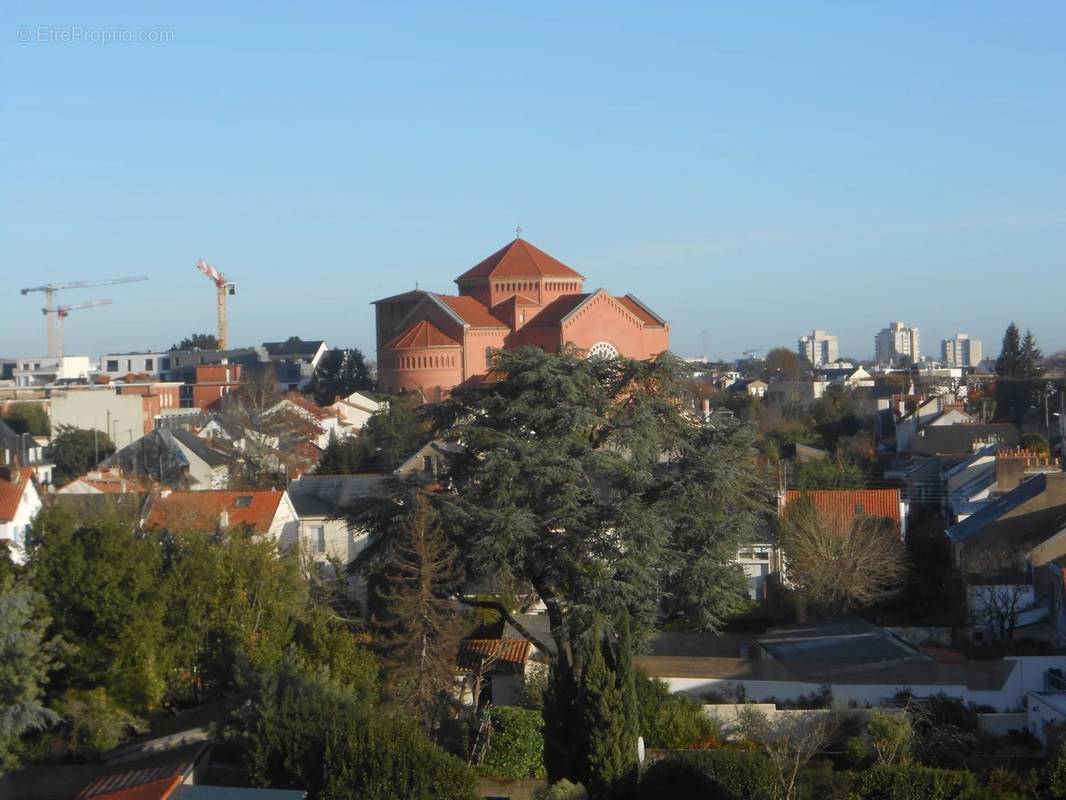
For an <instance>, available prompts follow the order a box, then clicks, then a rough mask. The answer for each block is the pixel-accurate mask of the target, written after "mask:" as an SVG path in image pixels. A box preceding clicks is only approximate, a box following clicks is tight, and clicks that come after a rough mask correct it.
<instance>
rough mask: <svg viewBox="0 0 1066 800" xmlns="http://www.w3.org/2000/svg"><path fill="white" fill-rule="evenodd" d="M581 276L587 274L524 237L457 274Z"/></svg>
mask: <svg viewBox="0 0 1066 800" xmlns="http://www.w3.org/2000/svg"><path fill="white" fill-rule="evenodd" d="M542 275H544V276H551V277H566V278H582V279H584V277H585V276H584V275H582V274H581V273H579V272H577V271H575V270H573V269H571V268H570V267H568V266H566V264H564V263H563V262H562V261H559V260H558V259H555V258H552V257H551V256H550V255H548V254H547V253H545V252H544V251H543V250H540V249H538V248H536V247H534V246H533V245H531V244H530V243H529V242H527V241H526V240H525V239H515V240H514V241H513V242H511V243H509V244H507V245H505V246H504V247H502V248H501V249H499V250H497V251H496V252H495V253H493V254H492V255H491V256H489V257H488V258H486V259H485V260H484V261H482V262H481V263H479V264H477V265H475V266H473V267H471V268H470V269H468V270H467V271H466V272H464V273H463V274H462V275H460V276H459V277H458V278H456V280H457V281H465V280H471V279H477V278H490V277H491V278H531V277H539V276H542Z"/></svg>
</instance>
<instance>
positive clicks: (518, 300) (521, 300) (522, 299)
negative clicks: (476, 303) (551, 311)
mask: <svg viewBox="0 0 1066 800" xmlns="http://www.w3.org/2000/svg"><path fill="white" fill-rule="evenodd" d="M539 305H540V303H538V302H537V301H536V300H534V299H533V298H532V297H526V296H525V295H524V294H512V295H511V296H510V297H507V298H505V299H503V300H501V301H500V302H498V303H497V304H496V305H494V306H493V308H499V307H500V306H539Z"/></svg>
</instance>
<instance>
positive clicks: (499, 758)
mask: <svg viewBox="0 0 1066 800" xmlns="http://www.w3.org/2000/svg"><path fill="white" fill-rule="evenodd" d="M489 716H490V717H491V719H492V728H493V730H492V738H491V739H490V741H489V752H488V754H487V755H486V756H485V761H484V764H485V767H486V768H487V769H488V770H489V771H490V772H492V774H494V775H499V776H501V777H505V778H543V777H544V734H543V732H542V729H543V726H544V721H543V719H542V718H541V716H540V712H539V711H533V710H531V709H528V708H517V707H514V706H495V707H494V708H493V709H492V710H491V711H490V712H489Z"/></svg>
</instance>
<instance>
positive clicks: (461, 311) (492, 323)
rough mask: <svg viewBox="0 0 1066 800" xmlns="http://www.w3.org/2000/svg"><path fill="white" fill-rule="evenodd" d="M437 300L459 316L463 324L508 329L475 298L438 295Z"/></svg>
mask: <svg viewBox="0 0 1066 800" xmlns="http://www.w3.org/2000/svg"><path fill="white" fill-rule="evenodd" d="M437 299H438V300H440V301H441V302H442V303H444V304H445V305H446V306H448V308H450V309H451V310H452V311H454V312H455V313H456V315H458V316H459V317H460V318H461V319H462V320H463V322H465V323H466V324H467V325H470V326H472V327H474V328H506V327H507V326H506V325H505V324H504V323H503V322H501V321H500V320H498V319H496V317H494V316H492V314H491V313H490V312H489V310H488V308H486V307H485V306H484V305H482V304H481V303H479V302H478V301H477V300H475V299H474V298H473V297H467V296H465V295H454V294H438V295H437Z"/></svg>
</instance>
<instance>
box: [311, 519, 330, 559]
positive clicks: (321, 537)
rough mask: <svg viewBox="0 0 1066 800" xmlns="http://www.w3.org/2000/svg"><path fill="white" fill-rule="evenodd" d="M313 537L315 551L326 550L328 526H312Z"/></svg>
mask: <svg viewBox="0 0 1066 800" xmlns="http://www.w3.org/2000/svg"><path fill="white" fill-rule="evenodd" d="M311 537H312V538H313V539H314V542H315V552H316V553H324V552H326V526H325V525H314V526H312V527H311Z"/></svg>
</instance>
